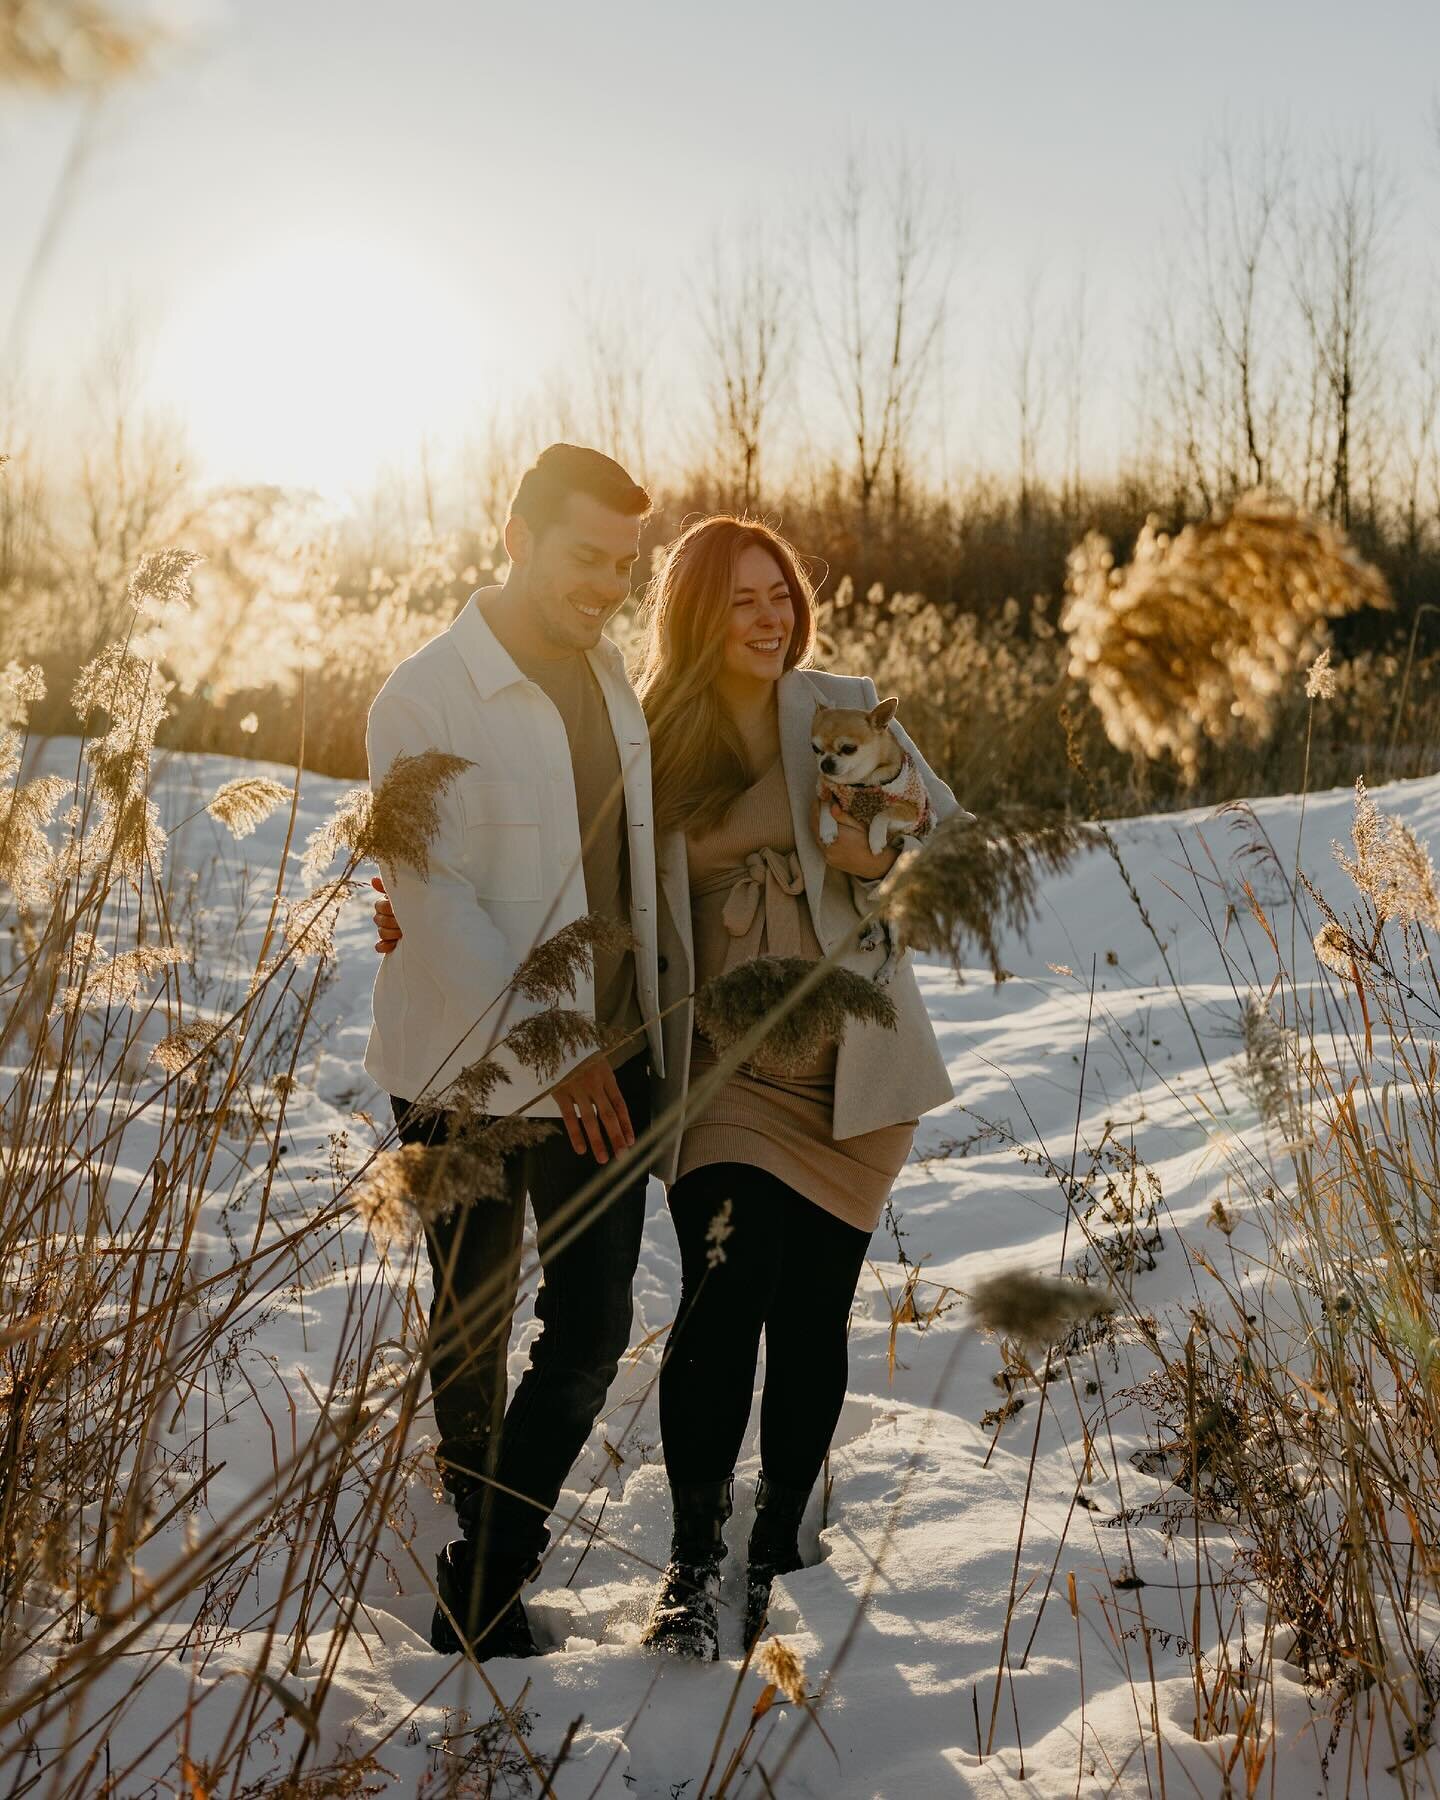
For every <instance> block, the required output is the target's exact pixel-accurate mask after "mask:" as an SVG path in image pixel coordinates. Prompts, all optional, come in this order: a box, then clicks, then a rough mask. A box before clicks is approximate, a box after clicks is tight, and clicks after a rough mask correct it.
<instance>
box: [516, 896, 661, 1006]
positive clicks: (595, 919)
mask: <svg viewBox="0 0 1440 1800" xmlns="http://www.w3.org/2000/svg"><path fill="white" fill-rule="evenodd" d="M634 947H635V938H634V935H633V933H632V932H631V931H630V928H629V927H628V926H626V925H622V924H621V923H620V921H619V920H618V919H612V918H608V917H607V916H606V915H605V914H604V913H585V914H583V915H582V916H581V917H580V918H578V919H576V920H574V921H573V923H571V924H569V925H562V926H561V928H560V929H559V931H557V932H556V933H555V934H554V936H553V937H548V938H546V940H545V942H544V943H543V944H537V945H536V946H535V948H534V949H533V950H532V951H531V952H530V954H529V955H528V956H527V957H526V958H525V960H524V962H522V963H521V965H520V967H519V968H518V969H517V970H516V972H515V976H514V979H513V980H512V982H511V983H510V985H511V986H512V987H513V988H514V990H515V992H516V993H517V994H520V995H522V996H523V997H524V998H525V999H526V1000H535V1001H538V1002H540V1003H542V1004H545V1005H550V1006H554V1005H558V1004H559V1002H560V1001H561V1000H573V999H574V998H575V985H576V982H577V981H578V979H579V977H580V976H581V975H584V974H588V973H589V972H590V971H591V969H592V968H593V967H594V959H595V952H596V951H597V950H603V951H605V952H607V953H608V954H609V955H611V956H619V955H621V954H622V953H623V952H624V951H626V950H632V949H633V948H634Z"/></svg>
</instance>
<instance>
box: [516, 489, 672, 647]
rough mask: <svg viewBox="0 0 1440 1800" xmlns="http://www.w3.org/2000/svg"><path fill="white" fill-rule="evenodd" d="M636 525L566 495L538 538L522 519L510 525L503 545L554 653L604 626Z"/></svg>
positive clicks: (594, 637)
mask: <svg viewBox="0 0 1440 1800" xmlns="http://www.w3.org/2000/svg"><path fill="white" fill-rule="evenodd" d="M516 525H518V526H519V527H520V529H519V530H518V531H517V530H515V529H514V527H515V526H516ZM640 525H641V520H640V519H638V518H632V517H629V516H627V515H626V514H625V513H619V512H615V511H613V510H612V509H611V508H610V507H608V506H605V505H603V504H602V503H601V502H600V501H599V500H594V499H592V498H591V497H590V496H589V495H588V494H570V495H568V496H567V497H566V500H565V504H564V509H563V511H562V512H561V515H560V518H559V519H558V520H557V521H556V522H555V524H553V525H551V526H549V527H547V529H546V530H544V531H543V532H541V533H540V535H539V537H538V538H537V537H536V536H535V534H534V533H533V532H532V531H531V530H530V529H529V527H528V526H526V525H525V524H524V521H523V520H512V521H511V527H512V529H511V531H510V532H508V533H507V534H506V543H507V546H508V548H509V550H510V554H511V557H512V559H513V561H514V563H515V566H516V569H517V570H518V571H519V572H520V574H521V575H522V576H523V577H524V582H525V598H526V604H527V605H528V607H529V609H530V616H531V618H532V620H533V622H534V624H535V626H536V628H537V629H538V630H539V631H540V632H541V634H542V635H543V636H544V637H545V638H547V639H548V640H549V641H550V643H552V644H553V645H554V646H555V648H556V649H557V650H571V651H574V650H590V649H593V648H594V646H595V645H596V644H598V643H599V641H600V636H601V633H602V632H603V630H604V627H605V621H606V620H607V619H608V618H610V617H611V616H612V614H614V613H615V612H617V611H618V610H619V608H620V607H621V606H622V605H623V604H624V602H625V600H626V598H627V597H628V595H629V593H630V580H631V576H632V574H633V572H634V568H635V563H636V560H637V559H638V557H639V555H640Z"/></svg>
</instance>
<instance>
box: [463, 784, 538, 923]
mask: <svg viewBox="0 0 1440 1800" xmlns="http://www.w3.org/2000/svg"><path fill="white" fill-rule="evenodd" d="M455 793H456V798H457V800H458V802H459V810H460V820H461V824H462V826H463V854H464V859H465V873H466V874H467V875H468V876H469V877H470V879H471V881H472V882H473V883H474V884H475V892H476V893H477V894H478V895H479V896H480V898H481V899H482V900H511V901H537V900H539V899H541V898H542V882H541V856H540V790H539V788H538V787H537V786H536V784H535V783H534V782H530V781H480V780H477V779H475V778H474V777H471V776H464V775H462V776H461V777H460V779H459V780H458V781H457V782H456V784H455Z"/></svg>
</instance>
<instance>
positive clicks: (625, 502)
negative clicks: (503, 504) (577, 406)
mask: <svg viewBox="0 0 1440 1800" xmlns="http://www.w3.org/2000/svg"><path fill="white" fill-rule="evenodd" d="M571 494H588V495H589V496H590V498H591V499H592V500H598V501H599V502H600V504H601V505H602V506H608V507H609V508H610V509H611V511H612V512H618V513H624V514H625V515H626V517H627V518H632V519H633V518H639V517H640V516H641V515H642V514H644V513H648V512H649V510H650V496H649V494H647V493H646V491H645V489H644V488H643V487H641V486H640V484H639V482H638V481H634V480H632V479H631V477H630V476H629V475H627V474H626V472H625V470H624V469H622V468H621V467H620V465H619V463H618V462H616V461H615V460H614V458H613V457H609V456H606V455H604V454H603V452H601V451H599V450H587V449H586V448H585V446H584V445H583V444H551V445H550V446H549V448H548V449H546V450H542V451H541V452H540V454H539V456H538V457H536V459H535V462H534V464H533V466H532V467H531V468H528V469H527V470H526V471H525V473H524V474H523V475H522V476H521V477H520V485H519V487H517V488H516V490H515V496H514V498H513V499H512V500H511V502H510V516H511V517H512V518H515V519H523V520H524V521H525V523H526V524H527V525H528V526H529V527H530V529H531V531H533V532H534V533H535V535H536V537H537V538H538V537H539V536H540V535H541V533H542V532H544V531H546V530H548V529H549V527H550V526H551V525H555V524H558V523H559V520H560V515H561V513H562V512H563V511H564V508H565V502H566V500H567V499H568V498H569V497H570V495H571Z"/></svg>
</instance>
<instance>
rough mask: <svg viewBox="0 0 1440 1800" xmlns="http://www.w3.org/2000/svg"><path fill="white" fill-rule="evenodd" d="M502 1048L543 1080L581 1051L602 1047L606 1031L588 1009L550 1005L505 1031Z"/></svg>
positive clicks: (547, 1079)
mask: <svg viewBox="0 0 1440 1800" xmlns="http://www.w3.org/2000/svg"><path fill="white" fill-rule="evenodd" d="M505 1048H506V1049H507V1050H509V1051H510V1053H511V1055H512V1056H514V1057H515V1059H516V1061H517V1062H522V1063H524V1065H525V1067H526V1068H527V1069H533V1070H534V1072H535V1073H536V1074H537V1075H538V1076H539V1077H540V1079H541V1080H542V1081H551V1080H553V1079H554V1078H555V1076H556V1075H558V1074H559V1073H560V1071H561V1069H563V1068H564V1066H565V1065H566V1063H568V1062H569V1061H571V1059H572V1058H573V1057H575V1056H576V1055H578V1053H579V1052H580V1051H582V1050H603V1049H604V1048H605V1033H604V1032H603V1031H602V1030H601V1029H600V1027H599V1026H598V1025H597V1024H596V1023H595V1021H594V1019H592V1018H591V1017H590V1015H589V1013H582V1012H573V1011H571V1010H570V1008H568V1007H564V1006H552V1007H550V1008H549V1009H548V1010H547V1011H545V1012H541V1013H536V1014H535V1015H534V1016H533V1017H532V1018H529V1019H522V1020H521V1021H520V1023H519V1024H518V1025H516V1026H515V1027H514V1028H513V1029H512V1030H510V1031H508V1032H506V1034H505Z"/></svg>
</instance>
